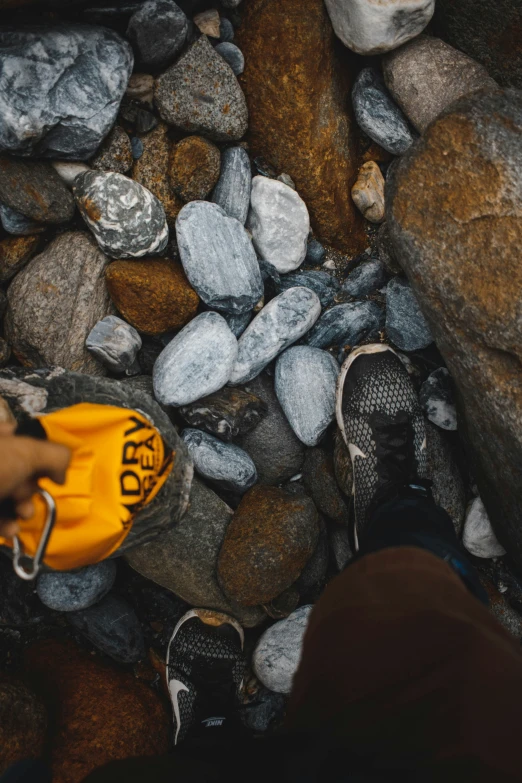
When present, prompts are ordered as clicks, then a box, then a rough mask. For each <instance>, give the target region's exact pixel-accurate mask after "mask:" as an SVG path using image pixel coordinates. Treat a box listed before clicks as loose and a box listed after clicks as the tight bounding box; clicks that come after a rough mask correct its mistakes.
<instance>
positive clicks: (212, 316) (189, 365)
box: [153, 312, 238, 406]
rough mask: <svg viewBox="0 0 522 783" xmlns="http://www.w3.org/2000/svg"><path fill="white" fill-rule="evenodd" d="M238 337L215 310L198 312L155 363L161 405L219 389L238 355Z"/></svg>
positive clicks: (191, 399) (188, 400) (177, 403)
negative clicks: (213, 311)
mask: <svg viewBox="0 0 522 783" xmlns="http://www.w3.org/2000/svg"><path fill="white" fill-rule="evenodd" d="M237 351H238V346H237V340H236V338H235V337H234V335H233V334H232V332H231V331H230V329H229V328H228V326H227V323H226V321H225V319H224V318H222V317H221V316H220V315H219V314H218V313H211V312H209V313H201V314H200V315H198V316H196V318H194V319H193V320H192V321H191V322H190V323H189V324H187V326H185V327H184V328H183V329H182V330H181V331H180V332H179V333H178V334H177V335H176V337H174V338H173V339H172V340H171V341H170V343H169V344H168V345H167V347H166V348H164V349H163V351H162V352H161V353H160V355H159V356H158V358H157V359H156V362H155V364H154V371H153V381H154V394H155V396H156V398H157V399H158V400H159V402H161V403H163V405H175V406H181V405H188V404H189V403H191V402H194V401H195V400H199V399H201V397H205V396H206V395H207V394H212V392H215V391H218V389H221V388H222V387H223V386H224V385H225V384H226V383H227V381H228V380H229V378H230V375H231V373H232V368H233V367H234V363H235V361H236V358H237Z"/></svg>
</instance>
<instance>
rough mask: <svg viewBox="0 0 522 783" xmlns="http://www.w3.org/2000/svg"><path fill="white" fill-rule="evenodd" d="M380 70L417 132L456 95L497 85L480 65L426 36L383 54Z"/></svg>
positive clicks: (421, 131)
mask: <svg viewBox="0 0 522 783" xmlns="http://www.w3.org/2000/svg"><path fill="white" fill-rule="evenodd" d="M383 71H384V78H385V80H386V86H387V87H388V89H389V91H390V92H391V94H392V95H393V97H394V98H395V100H396V101H397V103H398V104H399V106H400V107H401V108H402V110H403V111H404V113H405V114H406V116H407V117H408V119H409V120H410V122H412V123H413V125H414V126H415V127H416V128H417V130H418V131H419V132H420V133H424V131H425V130H426V128H427V127H428V125H429V124H430V122H432V121H433V120H434V119H435V118H436V117H438V116H439V114H440V113H441V112H442V111H444V109H446V108H448V106H450V105H451V104H452V103H454V102H455V101H456V100H458V99H459V98H462V97H464V96H465V95H469V94H470V93H472V92H475V91H476V90H481V89H483V88H484V87H488V88H491V89H496V88H497V84H496V82H495V81H494V80H493V79H492V78H491V77H490V76H489V75H488V72H487V71H486V69H485V68H484V67H483V66H482V65H479V63H477V62H475V60H472V59H471V57H468V56H467V55H465V54H463V53H462V52H459V51H458V49H454V48H453V47H452V46H449V44H447V43H445V42H444V41H441V40H440V39H439V38H432V37H429V36H427V35H421V36H419V38H416V39H415V40H414V41H411V42H410V43H409V44H408V45H407V46H403V47H401V49H400V50H399V51H397V52H393V53H392V54H389V55H387V56H386V57H385V58H384V61H383Z"/></svg>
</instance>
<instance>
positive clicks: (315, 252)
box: [305, 239, 326, 266]
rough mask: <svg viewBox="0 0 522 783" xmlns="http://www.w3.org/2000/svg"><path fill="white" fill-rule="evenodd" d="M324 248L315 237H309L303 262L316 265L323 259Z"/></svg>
mask: <svg viewBox="0 0 522 783" xmlns="http://www.w3.org/2000/svg"><path fill="white" fill-rule="evenodd" d="M325 253H326V250H325V249H324V247H323V246H322V244H321V243H320V242H319V241H318V240H317V239H309V240H308V245H307V246H306V258H305V263H306V264H309V265H310V266H317V264H320V263H322V261H323V260H324V256H325Z"/></svg>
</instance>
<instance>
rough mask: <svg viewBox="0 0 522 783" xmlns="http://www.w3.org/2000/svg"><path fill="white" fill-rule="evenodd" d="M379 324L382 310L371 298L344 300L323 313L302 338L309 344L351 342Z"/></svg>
mask: <svg viewBox="0 0 522 783" xmlns="http://www.w3.org/2000/svg"><path fill="white" fill-rule="evenodd" d="M383 325H384V312H383V311H382V310H381V308H380V307H379V305H378V304H376V303H375V302H348V303H347V304H340V305H335V307H332V308H331V309H330V310H327V311H326V312H325V313H323V315H322V316H321V318H320V319H319V321H318V322H317V323H316V325H315V326H314V328H313V329H312V330H311V331H310V333H309V334H307V336H306V339H305V342H306V343H307V344H308V345H311V346H312V347H313V348H329V347H330V346H331V345H351V346H354V345H358V343H360V341H361V340H363V339H364V338H365V337H367V336H368V335H370V334H372V333H373V332H375V331H377V330H378V329H380V328H382V326H383Z"/></svg>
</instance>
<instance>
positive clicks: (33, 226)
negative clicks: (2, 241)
mask: <svg viewBox="0 0 522 783" xmlns="http://www.w3.org/2000/svg"><path fill="white" fill-rule="evenodd" d="M0 221H1V223H2V228H3V229H4V231H7V233H8V234H14V235H15V236H20V237H25V236H29V235H32V234H41V233H42V231H45V230H46V228H47V226H46V225H45V223H38V222H37V221H36V220H31V218H28V217H25V215H22V213H21V212H17V211H16V209H11V207H8V206H7V204H0Z"/></svg>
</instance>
